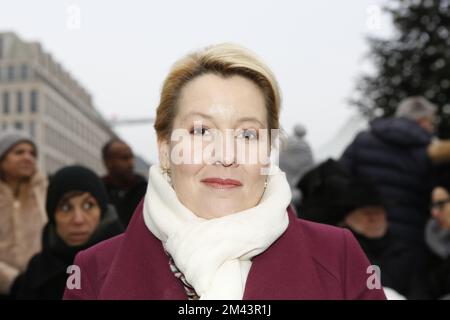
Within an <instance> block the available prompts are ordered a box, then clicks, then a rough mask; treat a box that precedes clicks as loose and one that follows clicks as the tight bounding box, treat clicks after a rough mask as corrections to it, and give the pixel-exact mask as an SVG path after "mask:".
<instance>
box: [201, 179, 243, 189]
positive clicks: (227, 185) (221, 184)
mask: <svg viewBox="0 0 450 320" xmlns="http://www.w3.org/2000/svg"><path fill="white" fill-rule="evenodd" d="M201 182H203V183H204V184H206V185H207V186H209V187H212V188H215V189H233V188H237V187H241V186H242V183H241V182H240V181H239V180H234V179H222V178H206V179H203V180H201Z"/></svg>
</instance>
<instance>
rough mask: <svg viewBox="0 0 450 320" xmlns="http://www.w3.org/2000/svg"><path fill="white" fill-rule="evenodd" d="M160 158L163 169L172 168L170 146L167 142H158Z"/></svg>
mask: <svg viewBox="0 0 450 320" xmlns="http://www.w3.org/2000/svg"><path fill="white" fill-rule="evenodd" d="M158 156H159V163H160V165H161V168H170V145H169V143H168V141H167V140H159V141H158Z"/></svg>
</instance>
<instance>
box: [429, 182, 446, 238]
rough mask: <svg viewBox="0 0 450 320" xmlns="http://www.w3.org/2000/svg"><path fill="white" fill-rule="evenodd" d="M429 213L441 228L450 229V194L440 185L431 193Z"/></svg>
mask: <svg viewBox="0 0 450 320" xmlns="http://www.w3.org/2000/svg"><path fill="white" fill-rule="evenodd" d="M431 198H432V207H431V215H432V216H433V218H434V219H436V221H437V222H438V223H439V225H440V226H441V228H443V229H446V230H450V194H449V193H448V191H447V190H446V189H444V188H442V187H437V188H435V189H434V190H433V193H432V196H431Z"/></svg>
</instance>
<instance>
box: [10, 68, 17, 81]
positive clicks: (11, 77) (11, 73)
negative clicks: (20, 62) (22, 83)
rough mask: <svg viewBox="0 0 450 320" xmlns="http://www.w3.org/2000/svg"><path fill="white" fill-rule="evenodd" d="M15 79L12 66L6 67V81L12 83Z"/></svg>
mask: <svg viewBox="0 0 450 320" xmlns="http://www.w3.org/2000/svg"><path fill="white" fill-rule="evenodd" d="M15 78H16V74H15V69H14V66H8V81H14V80H15Z"/></svg>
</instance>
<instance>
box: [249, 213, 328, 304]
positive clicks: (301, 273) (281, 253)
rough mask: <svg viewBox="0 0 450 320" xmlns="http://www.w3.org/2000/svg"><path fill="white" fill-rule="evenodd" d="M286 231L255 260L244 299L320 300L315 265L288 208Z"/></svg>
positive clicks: (321, 291) (324, 294) (295, 219)
mask: <svg viewBox="0 0 450 320" xmlns="http://www.w3.org/2000/svg"><path fill="white" fill-rule="evenodd" d="M288 214H289V226H288V228H287V230H286V232H285V233H284V234H283V235H282V236H281V237H280V238H279V239H278V240H277V241H276V242H274V243H273V244H272V246H270V247H269V249H267V250H266V251H265V252H263V253H262V254H260V255H259V256H257V257H255V258H254V259H253V262H252V266H251V268H250V272H249V275H248V278H247V283H246V287H245V291H244V300H267V299H270V300H298V299H307V300H314V299H324V297H326V292H323V291H324V290H323V286H321V283H320V280H319V275H318V273H317V270H316V264H315V262H314V260H313V259H312V257H311V256H310V254H309V250H308V247H307V239H305V237H304V235H303V233H302V231H301V228H298V226H295V224H298V221H297V218H296V216H295V213H294V212H293V209H292V208H291V207H289V208H288Z"/></svg>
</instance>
